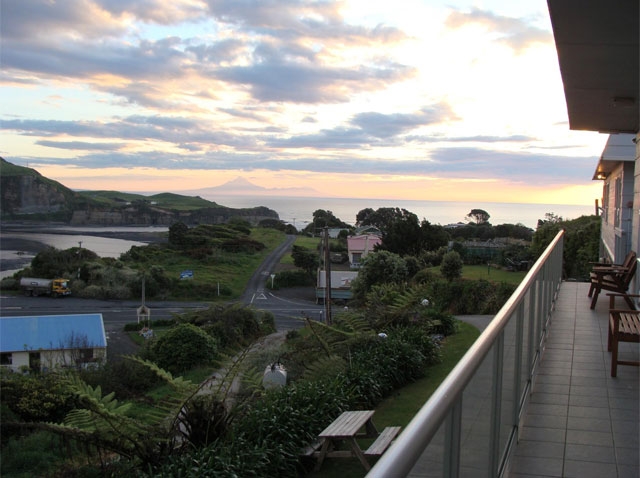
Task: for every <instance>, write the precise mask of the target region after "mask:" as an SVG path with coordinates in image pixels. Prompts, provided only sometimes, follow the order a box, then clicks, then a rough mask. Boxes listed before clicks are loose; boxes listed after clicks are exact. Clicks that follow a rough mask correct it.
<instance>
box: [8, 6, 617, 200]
mask: <svg viewBox="0 0 640 478" xmlns="http://www.w3.org/2000/svg"><path fill="white" fill-rule="evenodd" d="M0 22H1V24H0V32H1V33H0V34H1V41H2V43H1V50H0V65H1V69H0V83H1V91H0V95H1V96H0V104H1V105H2V106H1V107H0V121H1V124H2V128H1V130H0V135H1V136H0V155H1V156H2V157H3V158H4V159H6V160H7V161H9V162H11V163H14V164H18V165H21V166H29V167H31V168H34V169H36V170H37V171H39V172H40V173H41V174H43V175H44V176H46V177H49V178H51V179H55V180H57V181H59V182H61V183H62V184H64V185H65V186H67V187H70V188H72V189H85V190H87V189H88V190H118V191H127V192H142V193H149V194H151V193H156V192H166V191H170V192H178V193H179V192H180V191H187V190H190V191H192V190H197V189H200V188H207V187H215V186H219V185H222V184H224V183H226V182H228V181H231V180H234V179H235V178H238V177H240V178H244V179H246V180H249V181H251V182H252V183H254V184H257V185H259V186H262V187H265V188H269V189H272V190H273V193H274V194H277V193H278V190H280V189H286V188H304V189H305V190H308V191H309V194H310V195H320V196H333V197H354V198H384V199H413V200H438V201H446V200H451V201H492V202H519V203H543V204H587V205H591V204H593V203H594V200H595V199H596V198H599V197H600V196H601V193H602V186H601V183H599V182H597V181H593V180H592V179H591V178H592V176H593V172H594V171H595V168H596V165H597V161H598V158H599V156H600V154H601V153H602V150H603V148H604V145H605V143H606V139H607V135H603V134H598V133H595V132H581V131H570V130H569V124H568V118H567V110H566V103H565V99H564V93H563V86H562V80H561V76H560V71H559V67H558V59H557V53H556V50H555V44H554V41H553V32H552V30H551V23H550V19H549V13H548V9H547V3H546V1H545V0H518V1H513V0H504V1H500V0H487V1H466V0H449V1H446V0H445V1H440V0H397V1H389V0H353V1H351V0H344V1H323V0H318V1H304V0H58V1H56V0H1V11H0Z"/></svg>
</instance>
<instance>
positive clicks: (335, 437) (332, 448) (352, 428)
mask: <svg viewBox="0 0 640 478" xmlns="http://www.w3.org/2000/svg"><path fill="white" fill-rule="evenodd" d="M374 412H375V411H374V410H358V411H347V412H343V413H342V414H341V415H340V416H339V417H338V418H336V419H335V420H334V421H333V423H331V424H330V425H329V426H328V427H327V428H325V429H324V430H323V431H322V432H321V433H320V434H319V435H318V438H319V442H320V443H321V446H320V449H319V451H316V452H314V453H313V455H314V456H316V457H317V458H318V462H317V463H316V470H317V469H319V468H320V466H321V465H322V462H323V461H324V459H325V458H326V457H330V458H333V457H341V458H349V457H352V456H355V457H356V458H358V460H360V463H362V466H364V468H365V469H366V470H367V471H369V470H370V469H371V465H370V464H369V461H368V460H367V456H370V457H376V456H381V455H382V454H383V453H384V452H385V450H386V449H387V448H389V445H391V442H392V441H393V439H394V438H395V437H396V435H397V434H398V433H399V432H400V428H401V427H386V428H385V429H384V430H383V431H382V433H378V430H377V429H376V427H375V425H374V424H373V420H372V417H373V414H374ZM363 429H364V430H363ZM361 430H363V431H361ZM362 437H369V438H375V439H376V440H375V441H374V442H373V443H372V444H371V446H369V448H367V450H366V451H363V450H362V449H361V448H360V445H359V444H358V442H357V440H356V438H362ZM341 441H344V442H346V443H347V444H348V445H349V449H348V450H338V449H336V446H337V445H338V443H339V442H341Z"/></svg>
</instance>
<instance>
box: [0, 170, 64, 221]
mask: <svg viewBox="0 0 640 478" xmlns="http://www.w3.org/2000/svg"><path fill="white" fill-rule="evenodd" d="M0 187H1V189H2V201H1V209H2V214H3V215H21V214H49V213H59V212H62V211H68V204H69V201H68V197H67V194H65V191H63V190H60V189H59V188H57V187H56V185H55V184H51V183H50V182H48V181H46V180H44V179H43V178H42V177H40V176H10V177H4V176H3V177H2V181H1V184H0Z"/></svg>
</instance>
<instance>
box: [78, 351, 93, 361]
mask: <svg viewBox="0 0 640 478" xmlns="http://www.w3.org/2000/svg"><path fill="white" fill-rule="evenodd" d="M87 362H93V349H81V350H80V363H87Z"/></svg>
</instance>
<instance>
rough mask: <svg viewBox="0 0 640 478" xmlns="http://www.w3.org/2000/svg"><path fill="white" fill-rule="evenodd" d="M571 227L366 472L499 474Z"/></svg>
mask: <svg viewBox="0 0 640 478" xmlns="http://www.w3.org/2000/svg"><path fill="white" fill-rule="evenodd" d="M563 237H564V232H563V231H561V232H560V233H558V235H557V236H556V237H555V238H554V240H553V241H552V243H551V244H550V245H549V247H548V248H547V249H546V250H545V252H544V254H542V256H541V257H540V258H539V259H538V261H537V262H536V263H535V264H534V265H533V267H532V268H531V270H530V271H529V273H528V274H527V275H526V277H525V278H524V280H523V281H522V283H521V284H520V285H519V286H518V288H517V289H516V291H515V292H514V293H513V295H512V296H511V297H510V298H509V300H508V301H507V303H506V304H505V305H504V306H503V307H502V309H500V311H499V312H498V314H497V315H496V316H495V317H494V318H493V320H492V321H491V323H490V324H489V325H488V327H487V328H486V329H485V330H484V332H483V333H482V334H481V335H480V337H479V338H478V339H477V340H476V342H475V343H474V344H473V346H472V347H471V348H470V349H469V350H468V351H467V353H466V354H465V355H464V357H462V359H461V360H460V362H459V363H458V364H457V365H456V367H455V368H454V369H453V370H452V371H451V373H450V374H449V375H448V376H447V378H446V379H445V380H444V381H443V382H442V384H441V385H440V387H439V388H438V389H437V390H436V391H435V392H434V393H433V395H432V396H431V397H430V398H429V400H428V401H427V402H426V403H425V404H424V406H423V407H422V408H421V409H420V411H419V412H418V413H417V414H416V416H415V417H414V418H413V420H411V422H410V423H409V424H408V425H407V427H406V428H405V429H404V431H403V432H402V433H401V434H400V436H399V437H398V438H397V440H396V441H395V443H394V444H393V445H392V446H391V448H389V450H388V451H387V452H386V453H385V454H384V455H383V456H382V458H380V460H379V461H378V463H376V465H375V466H374V467H373V468H372V469H371V471H370V472H369V473H368V474H367V477H369V478H373V477H380V478H382V477H385V478H388V477H394V478H395V477H405V476H410V477H418V476H419V477H447V478H457V477H473V478H478V477H487V478H488V477H499V476H502V475H503V473H504V472H505V470H506V469H507V465H508V460H509V456H510V451H511V449H512V446H514V445H515V443H516V442H517V437H518V436H517V434H518V430H519V428H520V420H521V418H523V417H524V412H525V409H526V406H527V404H528V397H529V393H530V390H531V386H532V381H533V378H534V376H535V373H536V369H537V366H538V364H539V360H540V354H541V352H542V350H543V346H544V341H545V337H546V333H547V325H548V322H549V319H550V317H551V312H552V310H553V306H554V303H555V300H556V297H557V291H558V288H559V287H560V283H561V280H562V247H563Z"/></svg>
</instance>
